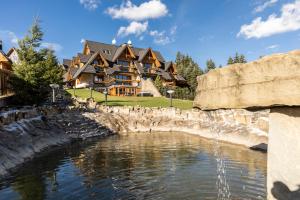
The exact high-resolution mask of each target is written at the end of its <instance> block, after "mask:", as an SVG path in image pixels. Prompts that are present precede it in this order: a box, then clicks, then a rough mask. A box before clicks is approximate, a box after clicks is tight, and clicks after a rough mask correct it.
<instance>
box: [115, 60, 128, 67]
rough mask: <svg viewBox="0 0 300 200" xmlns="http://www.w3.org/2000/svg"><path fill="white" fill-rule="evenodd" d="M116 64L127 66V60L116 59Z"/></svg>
mask: <svg viewBox="0 0 300 200" xmlns="http://www.w3.org/2000/svg"><path fill="white" fill-rule="evenodd" d="M117 64H118V65H121V66H129V62H128V61H125V60H118V62H117Z"/></svg>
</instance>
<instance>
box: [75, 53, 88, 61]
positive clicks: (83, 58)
mask: <svg viewBox="0 0 300 200" xmlns="http://www.w3.org/2000/svg"><path fill="white" fill-rule="evenodd" d="M77 56H78V58H79V60H80V62H82V63H87V61H88V60H89V59H90V57H91V56H92V55H91V54H89V55H83V54H82V53H78V54H77Z"/></svg>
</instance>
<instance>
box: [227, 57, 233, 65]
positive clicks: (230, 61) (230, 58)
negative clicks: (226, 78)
mask: <svg viewBox="0 0 300 200" xmlns="http://www.w3.org/2000/svg"><path fill="white" fill-rule="evenodd" d="M232 64H234V61H233V59H232V57H231V56H230V57H229V58H228V61H227V65H232Z"/></svg>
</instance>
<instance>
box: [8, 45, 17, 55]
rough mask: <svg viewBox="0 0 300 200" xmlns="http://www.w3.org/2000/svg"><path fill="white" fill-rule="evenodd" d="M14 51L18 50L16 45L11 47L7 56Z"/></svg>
mask: <svg viewBox="0 0 300 200" xmlns="http://www.w3.org/2000/svg"><path fill="white" fill-rule="evenodd" d="M14 51H17V50H16V48H15V47H12V48H10V49H9V51H8V52H7V54H6V55H7V57H9V56H10V54H12V52H14Z"/></svg>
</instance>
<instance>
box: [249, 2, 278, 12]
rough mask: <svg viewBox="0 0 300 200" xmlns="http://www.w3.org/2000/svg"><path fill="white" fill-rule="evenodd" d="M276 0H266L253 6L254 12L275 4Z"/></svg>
mask: <svg viewBox="0 0 300 200" xmlns="http://www.w3.org/2000/svg"><path fill="white" fill-rule="evenodd" d="M277 2H278V0H267V1H266V2H265V3H264V4H262V5H259V6H257V7H256V8H254V11H253V12H254V13H259V12H263V11H264V10H265V9H266V8H268V7H271V6H273V5H275V4H276V3H277Z"/></svg>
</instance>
